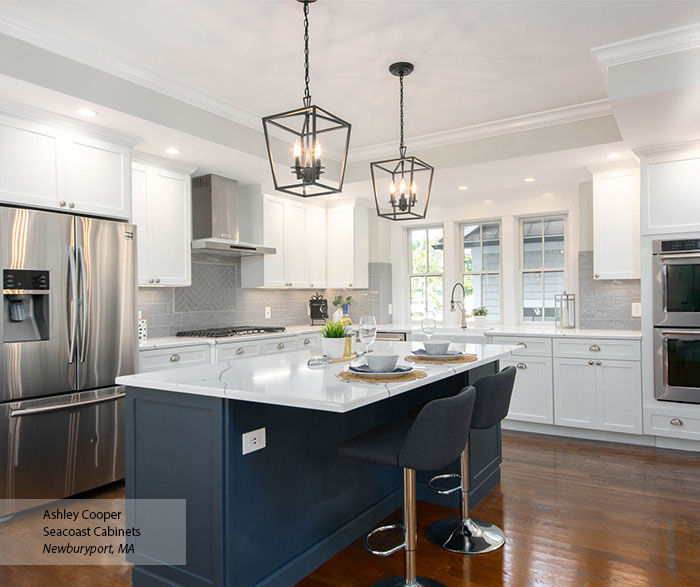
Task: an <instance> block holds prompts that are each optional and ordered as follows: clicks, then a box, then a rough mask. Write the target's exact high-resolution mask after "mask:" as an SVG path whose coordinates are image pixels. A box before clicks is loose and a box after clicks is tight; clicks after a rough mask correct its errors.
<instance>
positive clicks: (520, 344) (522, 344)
mask: <svg viewBox="0 0 700 587" xmlns="http://www.w3.org/2000/svg"><path fill="white" fill-rule="evenodd" d="M518 346H521V347H523V348H524V349H526V348H527V345H526V344H525V343H524V342H519V343H518Z"/></svg>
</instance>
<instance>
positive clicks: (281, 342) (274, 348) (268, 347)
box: [262, 336, 297, 355]
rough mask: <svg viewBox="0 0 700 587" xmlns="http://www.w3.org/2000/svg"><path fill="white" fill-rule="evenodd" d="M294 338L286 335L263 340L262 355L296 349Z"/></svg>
mask: <svg viewBox="0 0 700 587" xmlns="http://www.w3.org/2000/svg"><path fill="white" fill-rule="evenodd" d="M296 342H297V341H296V339H295V338H293V337H291V336H287V337H284V338H275V339H273V340H264V341H263V343H262V352H263V355H273V354H275V353H288V352H289V351H294V350H296Z"/></svg>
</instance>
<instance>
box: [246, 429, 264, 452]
mask: <svg viewBox="0 0 700 587" xmlns="http://www.w3.org/2000/svg"><path fill="white" fill-rule="evenodd" d="M241 438H242V440H243V454H244V455H247V454H248V453H251V452H255V451H256V450H262V449H263V448H265V443H266V438H265V428H258V429H257V430H251V431H250V432H245V433H243V435H242V436H241Z"/></svg>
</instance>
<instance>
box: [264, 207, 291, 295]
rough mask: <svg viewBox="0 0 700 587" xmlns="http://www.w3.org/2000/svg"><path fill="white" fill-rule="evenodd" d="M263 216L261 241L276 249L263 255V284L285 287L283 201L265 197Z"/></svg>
mask: <svg viewBox="0 0 700 587" xmlns="http://www.w3.org/2000/svg"><path fill="white" fill-rule="evenodd" d="M263 214H264V218H265V226H264V231H263V232H264V235H263V242H264V243H265V245H266V246H268V247H274V248H275V249H277V253H276V254H274V255H265V256H264V257H263V264H264V271H265V285H266V286H267V287H285V285H286V282H285V280H284V203H283V202H282V201H280V200H275V199H272V198H269V197H267V196H266V197H265V199H264V200H263Z"/></svg>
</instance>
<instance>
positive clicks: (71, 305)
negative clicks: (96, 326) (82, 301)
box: [68, 247, 78, 365]
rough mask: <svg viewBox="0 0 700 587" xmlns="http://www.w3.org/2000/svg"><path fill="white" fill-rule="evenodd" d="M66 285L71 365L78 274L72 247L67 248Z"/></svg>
mask: <svg viewBox="0 0 700 587" xmlns="http://www.w3.org/2000/svg"><path fill="white" fill-rule="evenodd" d="M68 284H69V286H70V297H69V299H68V315H69V316H70V332H69V333H68V364H69V365H72V364H73V362H74V361H75V339H76V337H77V334H78V274H77V269H76V266H75V250H74V249H73V247H68Z"/></svg>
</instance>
